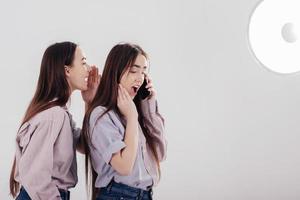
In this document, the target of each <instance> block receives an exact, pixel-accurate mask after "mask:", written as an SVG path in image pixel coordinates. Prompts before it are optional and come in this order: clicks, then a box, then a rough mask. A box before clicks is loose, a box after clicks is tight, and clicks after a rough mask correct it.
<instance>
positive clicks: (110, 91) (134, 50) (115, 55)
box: [82, 43, 159, 200]
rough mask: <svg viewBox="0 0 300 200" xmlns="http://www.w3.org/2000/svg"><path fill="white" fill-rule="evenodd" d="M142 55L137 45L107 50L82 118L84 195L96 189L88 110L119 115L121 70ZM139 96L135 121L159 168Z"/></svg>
mask: <svg viewBox="0 0 300 200" xmlns="http://www.w3.org/2000/svg"><path fill="white" fill-rule="evenodd" d="M138 55H143V56H145V57H146V58H148V56H147V54H146V52H145V51H144V50H143V49H142V48H141V47H139V46H138V45H134V44H129V43H123V44H118V45H116V46H114V47H113V48H112V49H111V51H110V52H109V54H108V56H107V59H106V62H105V66H104V70H103V73H102V77H101V80H100V85H99V87H98V90H97V93H96V95H95V97H94V99H93V101H92V102H91V104H90V105H89V108H88V110H87V112H86V114H85V117H84V120H83V127H82V133H83V143H84V148H85V153H86V155H85V174H86V186H87V190H88V196H90V197H91V199H92V200H94V199H95V198H96V193H97V189H96V188H95V181H96V176H97V173H96V172H95V171H94V170H93V168H92V166H91V154H90V148H89V145H92V143H91V135H90V134H91V133H90V132H89V128H90V127H89V121H90V116H91V113H92V111H93V110H94V109H95V108H96V107H97V106H103V107H105V108H106V109H107V110H106V111H105V112H104V113H103V114H102V115H101V116H100V117H99V118H101V117H102V116H103V115H104V114H105V113H107V112H109V111H110V110H113V111H115V112H116V113H117V114H118V115H120V117H121V113H120V111H119V109H118V107H117V97H118V84H119V83H120V80H121V77H122V75H123V74H124V72H125V71H126V70H127V69H128V68H129V67H131V66H132V65H133V64H134V62H135V60H136V58H137V56H138ZM140 101H141V99H140V98H138V97H136V98H134V102H135V104H136V107H137V111H138V114H139V123H140V125H141V127H142V130H143V133H144V135H145V137H146V141H147V143H148V145H149V147H150V149H151V151H152V153H153V155H154V157H155V159H156V163H157V166H158V169H159V160H158V155H157V152H156V148H155V138H153V137H152V136H151V134H149V131H150V130H149V129H148V128H147V127H146V126H145V123H146V120H145V119H144V117H143V116H144V115H143V113H142V110H141V108H140Z"/></svg>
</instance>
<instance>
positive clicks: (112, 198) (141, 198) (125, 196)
mask: <svg viewBox="0 0 300 200" xmlns="http://www.w3.org/2000/svg"><path fill="white" fill-rule="evenodd" d="M96 200H152V189H149V190H142V189H139V188H134V187H131V186H128V185H125V184H122V183H116V182H115V181H114V180H112V181H111V182H110V183H109V184H108V186H106V187H103V188H100V191H99V193H98V195H97V198H96Z"/></svg>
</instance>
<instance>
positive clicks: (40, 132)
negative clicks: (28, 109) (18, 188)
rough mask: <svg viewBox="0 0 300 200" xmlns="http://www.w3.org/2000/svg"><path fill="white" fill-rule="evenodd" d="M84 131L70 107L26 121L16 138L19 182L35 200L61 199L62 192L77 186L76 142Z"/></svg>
mask: <svg viewBox="0 0 300 200" xmlns="http://www.w3.org/2000/svg"><path fill="white" fill-rule="evenodd" d="M80 132H81V130H80V129H76V128H75V123H74V121H73V120H72V117H71V115H70V114H69V112H68V111H67V109H66V108H62V107H59V106H55V107H52V108H49V109H47V110H45V111H42V112H40V113H38V114H37V115H35V116H34V117H33V118H32V119H30V120H29V121H28V122H25V123H24V124H23V125H22V126H21V128H20V130H19V131H18V134H17V139H16V171H15V172H16V173H15V180H16V181H17V182H19V183H20V184H21V185H22V186H23V187H24V188H25V190H26V191H27V193H28V194H29V196H30V197H31V199H34V200H37V199H39V200H52V199H55V200H56V199H61V197H60V193H59V191H58V189H64V190H67V189H69V188H71V187H74V186H75V185H76V183H77V164H76V152H75V147H76V143H77V141H78V139H79V136H80Z"/></svg>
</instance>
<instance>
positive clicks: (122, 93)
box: [119, 84, 126, 100]
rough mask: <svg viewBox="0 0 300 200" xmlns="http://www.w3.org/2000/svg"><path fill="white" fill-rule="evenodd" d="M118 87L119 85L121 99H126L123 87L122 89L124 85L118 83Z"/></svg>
mask: <svg viewBox="0 0 300 200" xmlns="http://www.w3.org/2000/svg"><path fill="white" fill-rule="evenodd" d="M119 87H120V92H121V93H120V95H121V96H122V99H123V100H125V99H126V96H125V91H124V90H125V89H124V87H123V86H122V85H121V84H119Z"/></svg>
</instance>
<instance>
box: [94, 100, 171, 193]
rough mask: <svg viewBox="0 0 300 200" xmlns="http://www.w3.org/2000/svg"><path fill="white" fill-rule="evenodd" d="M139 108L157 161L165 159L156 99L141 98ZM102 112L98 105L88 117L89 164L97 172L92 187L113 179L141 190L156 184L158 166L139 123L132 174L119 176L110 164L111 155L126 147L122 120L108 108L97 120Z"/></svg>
mask: <svg viewBox="0 0 300 200" xmlns="http://www.w3.org/2000/svg"><path fill="white" fill-rule="evenodd" d="M142 110H143V112H144V114H145V116H144V117H145V118H146V121H147V123H146V126H147V127H148V128H149V130H150V132H151V134H152V135H153V136H154V137H155V139H156V142H157V143H156V150H157V153H158V158H159V161H162V160H164V159H165V158H166V140H165V137H164V119H163V118H162V116H161V115H160V114H159V112H158V108H157V101H156V100H155V99H154V98H151V99H147V100H144V101H142ZM105 111H106V108H105V107H101V106H98V107H96V108H95V109H94V110H93V112H92V113H91V117H90V134H91V140H92V144H91V145H90V150H91V158H92V166H93V168H94V170H95V171H96V172H97V174H98V175H97V178H96V183H95V186H96V187H97V188H101V187H105V186H107V185H108V184H109V182H110V181H111V180H112V179H113V178H114V180H115V181H116V182H118V183H123V184H126V185H129V186H132V187H136V188H141V189H144V190H146V189H147V188H148V187H149V186H153V185H156V184H157V183H158V181H159V177H158V167H157V164H156V161H155V158H154V156H153V154H152V152H151V150H150V148H149V147H148V145H147V143H146V139H145V136H144V134H143V132H142V129H141V127H140V126H139V144H138V150H137V156H136V160H135V163H134V166H133V170H132V173H131V174H130V175H128V176H122V175H120V174H119V173H118V172H117V171H116V170H114V169H113V167H112V166H111V165H110V160H111V158H112V155H113V154H114V153H116V152H118V151H120V150H121V149H122V148H124V147H126V144H125V143H124V134H125V127H124V125H123V124H126V123H125V121H124V119H120V117H119V116H118V115H117V114H116V113H115V112H114V111H109V112H108V113H106V114H105V115H103V116H102V117H101V118H100V119H98V118H99V117H100V116H101V115H102V114H103V113H104V112H105Z"/></svg>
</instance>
